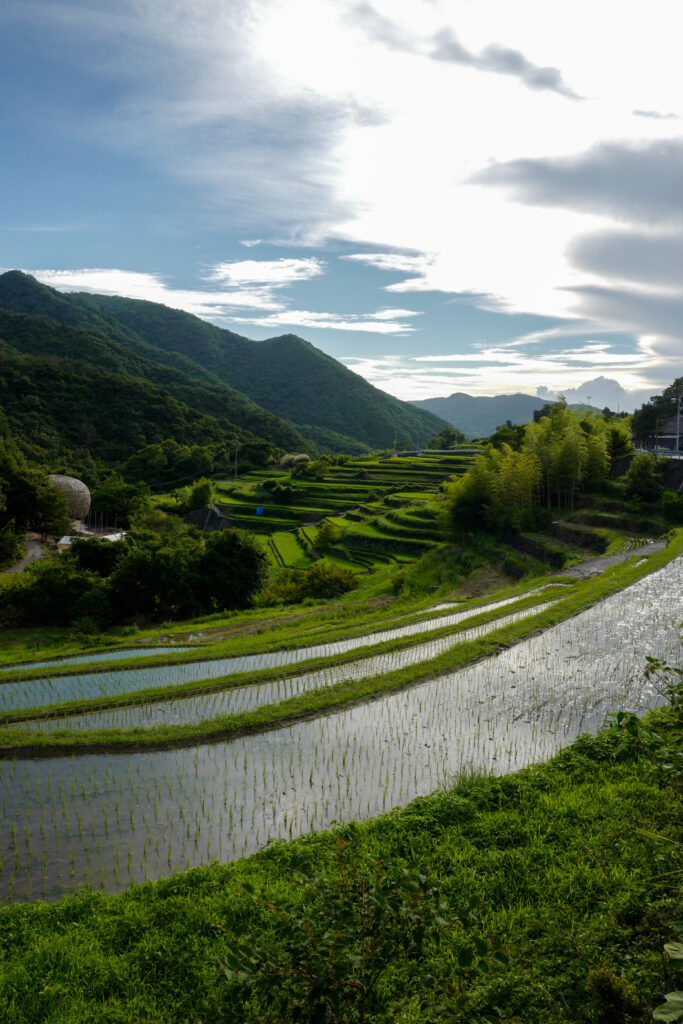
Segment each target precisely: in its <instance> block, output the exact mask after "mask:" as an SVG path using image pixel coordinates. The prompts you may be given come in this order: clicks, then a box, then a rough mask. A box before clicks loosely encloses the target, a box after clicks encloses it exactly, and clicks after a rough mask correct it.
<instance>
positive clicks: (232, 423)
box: [0, 278, 308, 454]
mask: <svg viewBox="0 0 683 1024" xmlns="http://www.w3.org/2000/svg"><path fill="white" fill-rule="evenodd" d="M1 280H2V279H1V278H0V281H1ZM0 340H1V341H2V342H4V343H5V345H6V346H10V347H11V349H13V350H14V351H15V352H18V353H22V354H24V355H29V356H40V357H42V358H43V359H48V360H50V361H53V362H54V361H55V360H61V359H67V360H70V361H71V362H78V363H81V364H87V365H89V366H92V367H96V368H97V369H98V370H105V371H107V372H109V373H111V374H117V375H120V376H122V377H125V378H132V379H134V380H136V381H142V382H146V383H148V384H151V385H153V387H154V389H156V390H160V391H164V392H168V394H169V395H170V396H172V397H173V398H175V399H176V400H177V402H179V403H182V404H184V405H187V406H189V407H190V409H192V410H194V411H195V412H198V413H200V414H201V415H203V416H211V417H215V418H217V419H219V420H221V421H223V423H222V427H223V430H224V432H227V433H230V431H232V432H233V433H241V432H243V431H247V432H248V433H250V434H252V435H255V436H258V437H262V438H264V439H265V440H267V441H269V442H270V443H271V444H272V445H274V446H276V447H283V448H289V449H297V450H298V449H299V448H302V447H303V448H306V447H307V445H308V442H307V441H306V439H305V438H304V437H303V435H302V434H301V432H300V431H298V430H297V429H296V428H295V427H294V426H293V425H292V424H291V423H287V422H285V421H284V420H281V419H278V417H276V416H273V414H272V413H269V412H267V411H266V410H265V409H260V408H259V407H258V406H257V405H255V404H254V403H253V402H250V401H249V399H247V398H245V397H244V396H243V395H240V394H238V392H236V391H234V390H233V389H232V388H230V387H228V386H227V385H225V384H221V382H220V381H216V383H215V384H210V383H200V382H199V381H197V380H195V379H193V378H192V377H190V376H188V375H187V374H186V373H183V372H182V371H180V370H177V369H174V368H172V367H169V366H163V365H162V364H161V363H158V362H154V361H152V360H150V359H147V358H145V357H143V356H141V355H138V354H137V353H136V352H135V351H134V350H132V349H129V348H126V347H125V346H124V345H122V344H120V343H119V342H118V341H114V340H113V339H111V338H109V337H107V336H106V335H104V334H102V333H100V332H99V331H98V332H95V331H90V330H88V331H86V330H80V329H77V328H73V327H67V326H64V325H62V324H59V323H56V322H55V321H54V320H52V319H48V318H47V317H45V316H27V315H23V314H20V313H7V312H5V311H4V310H3V309H0ZM152 351H153V350H152ZM72 369H73V367H71V369H70V370H69V372H71V370H72ZM87 373H88V371H87V369H86V366H85V365H82V366H81V368H80V377H84V376H87ZM150 393H151V392H150ZM190 418H192V417H190ZM169 436H172V435H169ZM177 440H178V439H177ZM129 454H130V453H129Z"/></svg>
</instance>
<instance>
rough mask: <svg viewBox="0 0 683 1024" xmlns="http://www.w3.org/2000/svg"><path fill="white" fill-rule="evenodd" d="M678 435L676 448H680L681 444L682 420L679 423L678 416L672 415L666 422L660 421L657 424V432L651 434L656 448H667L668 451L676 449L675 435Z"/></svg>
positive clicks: (682, 438) (682, 440)
mask: <svg viewBox="0 0 683 1024" xmlns="http://www.w3.org/2000/svg"><path fill="white" fill-rule="evenodd" d="M677 435H678V450H679V451H680V450H681V445H682V444H683V421H682V422H681V423H680V424H679V422H678V417H677V416H672V417H671V419H670V420H667V421H666V423H662V424H660V426H659V429H658V431H657V433H656V434H655V435H654V436H653V438H652V440H653V441H654V444H655V447H656V448H668V449H669V450H670V451H674V452H675V451H676V437H677Z"/></svg>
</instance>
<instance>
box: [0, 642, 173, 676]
mask: <svg viewBox="0 0 683 1024" xmlns="http://www.w3.org/2000/svg"><path fill="white" fill-rule="evenodd" d="M191 650H193V648H192V647H178V646H177V645H176V644H167V645H166V646H165V647H137V648H130V647H127V648H125V649H123V650H118V651H102V652H101V653H100V654H98V653H97V652H93V653H92V654H76V655H73V656H71V657H68V658H52V659H51V660H50V661H27V662H25V663H24V664H20V665H3V667H2V668H0V672H16V671H17V670H18V669H22V668H25V669H34V668H61V667H62V665H86V664H87V665H94V664H96V663H97V662H100V661H120V660H121V659H123V658H145V657H146V658H151V657H152V656H153V655H155V654H170V653H173V654H179V653H183V652H184V651H191Z"/></svg>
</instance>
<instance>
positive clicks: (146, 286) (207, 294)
mask: <svg viewBox="0 0 683 1024" xmlns="http://www.w3.org/2000/svg"><path fill="white" fill-rule="evenodd" d="M316 262H317V261H315V260H312V261H307V260H276V261H273V262H271V263H267V262H265V261H261V262H260V261H251V260H249V261H244V262H243V263H241V264H240V263H238V264H219V267H221V268H226V267H229V268H235V267H236V268H237V269H236V270H234V274H233V276H232V281H233V282H234V283H235V284H239V283H241V282H244V283H245V284H249V283H254V284H258V283H259V282H261V281H265V280H267V279H268V276H269V275H270V277H271V279H272V283H271V284H267V285H264V286H263V287H261V288H258V287H252V288H246V289H245V288H234V289H230V288H222V289H216V290H215V291H202V290H193V289H183V288H172V287H170V286H169V285H168V283H167V282H166V281H165V279H164V278H163V277H162V276H161V275H159V274H146V273H140V272H138V271H132V270H119V269H112V270H108V269H104V268H97V267H95V268H93V267H91V268H85V269H82V270H27V271H25V272H26V273H28V274H33V276H34V277H36V278H37V279H38V280H39V281H42V283H43V284H47V285H50V286H51V287H52V288H57V289H58V290H59V291H65V292H78V291H82V292H93V293H95V294H102V295H123V296H125V297H127V298H130V299H144V300H146V301H148V302H160V303H162V304H163V305H165V306H170V307H171V308H172V309H182V310H185V312H186V313H192V314H194V316H199V317H203V318H204V319H205V320H210V321H215V322H217V323H220V324H225V323H233V324H236V323H240V324H252V325H254V326H258V327H283V326H289V327H291V326H296V327H319V328H329V329H333V330H337V331H364V332H366V333H367V332H369V333H372V334H407V333H411V332H412V331H413V330H414V328H413V327H412V326H411V324H410V323H406V322H405V320H406V319H407V318H409V317H415V316H420V313H419V312H417V311H415V310H411V309H380V310H377V311H376V312H374V313H349V314H339V313H324V312H311V311H308V310H299V309H287V308H286V306H285V301H284V299H283V298H282V297H281V296H280V295H279V293H278V292H277V288H281V287H284V285H285V284H286V283H291V282H296V281H298V280H307V279H308V278H309V277H313V276H316V271H315V267H314V266H313V265H312V264H315V263H316ZM284 264H298V266H289V267H288V268H287V267H285V266H283V265H284ZM301 264H311V265H310V266H308V268H306V267H302V266H301ZM306 273H308V277H307V276H306ZM287 274H289V275H290V279H289V281H285V280H284V278H285V277H286V276H287ZM226 276H228V275H227V274H226V273H225V272H224V271H221V273H220V274H219V275H218V279H219V280H221V279H222V278H224V277H226ZM242 309H248V310H249V311H250V312H249V314H248V315H247V314H246V313H241V314H239V313H238V312H237V311H238V310H242ZM264 312H265V314H266V315H265V316H264V315H262V314H263V313H264Z"/></svg>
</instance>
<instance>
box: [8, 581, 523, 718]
mask: <svg viewBox="0 0 683 1024" xmlns="http://www.w3.org/2000/svg"><path fill="white" fill-rule="evenodd" d="M519 600H520V597H519V596H516V597H510V598H506V599H505V600H503V601H493V602H491V603H490V604H487V605H480V606H479V607H478V608H470V609H468V610H467V611H462V612H458V613H455V614H452V615H442V616H439V617H437V618H433V619H423V620H422V621H420V622H414V623H411V624H409V625H406V626H399V627H397V628H395V629H390V630H384V631H382V632H378V633H370V634H366V635H365V636H355V637H350V638H348V639H346V640H338V641H335V642H333V643H326V644H317V645H316V646H314V647H300V648H297V649H295V650H291V651H272V652H270V653H267V654H245V655H240V656H237V657H231V658H215V659H212V660H208V661H194V662H183V663H181V664H178V665H157V666H150V667H149V668H138V669H129V670H127V671H119V672H92V673H86V674H83V675H78V676H58V677H56V678H54V679H50V678H44V679H27V680H22V681H21V682H14V683H3V684H2V685H0V709H2V710H6V711H11V710H17V709H19V708H31V707H42V706H43V705H50V704H62V703H64V702H65V701H72V700H86V699H89V700H92V699H96V698H102V697H111V696H114V695H116V694H123V693H134V692H135V691H136V690H143V689H148V688H150V687H154V686H179V685H180V684H181V683H192V682H198V681H199V680H202V679H216V678H218V677H219V676H224V675H230V674H234V673H237V672H252V671H258V670H259V669H273V668H278V667H279V666H281V665H293V664H296V663H297V662H299V661H308V660H310V659H311V658H322V657H333V656H334V655H335V654H342V653H344V652H345V651H352V650H355V649H356V648H358V647H367V646H368V645H370V644H374V643H379V642H380V641H387V640H396V639H398V638H399V637H409V636H416V635H418V634H419V633H424V632H425V631H426V630H429V629H441V628H443V627H446V626H453V625H456V624H457V623H458V622H462V621H464V620H465V619H468V618H472V616H474V615H481V614H482V612H486V611H490V610H491V609H493V608H503V607H505V605H508V604H511V603H513V602H514V601H519Z"/></svg>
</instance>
